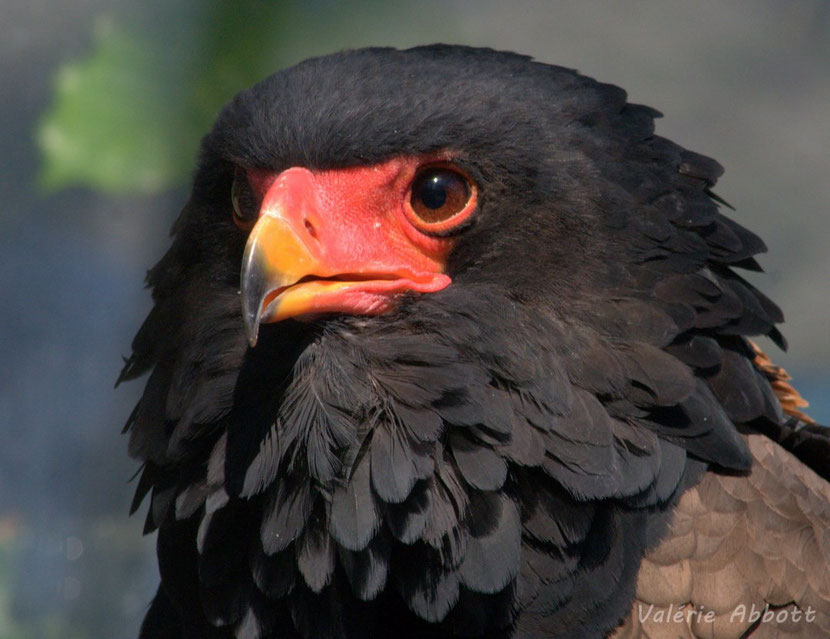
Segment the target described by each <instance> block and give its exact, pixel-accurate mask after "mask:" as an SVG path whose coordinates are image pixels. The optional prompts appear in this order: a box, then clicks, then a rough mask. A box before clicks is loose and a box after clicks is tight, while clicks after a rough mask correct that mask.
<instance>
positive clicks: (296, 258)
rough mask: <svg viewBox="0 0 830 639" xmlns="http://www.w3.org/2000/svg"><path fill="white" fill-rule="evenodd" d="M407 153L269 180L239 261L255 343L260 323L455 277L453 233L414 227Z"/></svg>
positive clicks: (388, 300) (370, 304)
mask: <svg viewBox="0 0 830 639" xmlns="http://www.w3.org/2000/svg"><path fill="white" fill-rule="evenodd" d="M410 173H414V168H411V167H410V163H409V162H407V161H405V160H393V161H390V162H387V163H384V164H381V165H376V166H373V167H358V168H352V169H340V170H332V171H324V172H319V173H312V172H311V171H309V170H307V169H305V168H296V167H295V168H291V169H288V170H286V171H283V172H282V173H280V174H279V175H278V176H277V177H276V179H275V180H273V183H272V184H271V185H270V187H268V190H267V192H266V193H265V195H264V197H263V201H262V207H261V209H260V213H259V219H258V221H257V222H256V224H255V226H254V227H253V229H252V230H251V233H250V236H249V238H248V243H247V245H246V247H245V254H244V257H243V261H242V273H241V292H242V310H243V316H244V320H245V327H246V330H247V334H248V340H249V342H250V343H251V346H254V345H255V344H256V341H257V336H258V333H259V326H260V324H262V323H269V322H279V321H281V320H284V319H287V318H290V317H303V316H306V317H308V316H314V315H319V314H323V313H349V314H357V315H378V314H381V313H385V312H387V311H389V310H391V309H392V308H394V306H395V303H396V300H397V299H398V298H399V297H400V296H401V294H403V293H406V292H418V293H429V292H435V291H439V290H441V289H443V288H445V287H446V286H448V285H449V284H450V281H451V280H450V278H449V277H448V276H447V275H445V274H444V273H443V272H442V271H443V268H444V261H445V258H446V256H447V254H448V252H449V250H450V248H451V240H448V239H445V238H434V237H429V236H426V235H422V234H420V233H417V232H416V231H414V230H413V229H412V228H410V227H409V226H408V225H407V223H406V219H405V216H403V214H402V202H403V200H404V197H405V196H406V188H407V185H408V183H409V179H410V177H411V176H410V175H409V174H410Z"/></svg>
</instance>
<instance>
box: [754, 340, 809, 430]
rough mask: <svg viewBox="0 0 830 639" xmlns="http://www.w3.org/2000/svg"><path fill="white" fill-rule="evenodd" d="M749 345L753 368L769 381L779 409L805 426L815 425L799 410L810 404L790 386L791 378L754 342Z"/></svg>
mask: <svg viewBox="0 0 830 639" xmlns="http://www.w3.org/2000/svg"><path fill="white" fill-rule="evenodd" d="M749 343H750V344H752V347H753V348H754V349H755V360H754V361H753V363H754V364H755V368H757V369H758V370H759V371H761V373H763V375H764V377H766V378H767V380H769V383H770V385H771V386H772V390H773V391H775V396H776V397H778V401H779V402H781V408H783V409H784V412H785V413H787V414H788V415H792V416H793V417H798V419H800V420H801V421H802V422H805V423H807V424H815V423H816V420H814V419H813V418H812V417H810V416H809V415H807V414H806V413H804V412H802V411H801V410H800V409H802V408H807V407H808V406H809V405H810V402H808V401H807V400H806V399H804V398H803V397H802V396H801V395H800V394H799V392H798V391H797V390H795V389H794V388H793V387H792V386H791V385H790V380H791V379H792V376H791V375H790V374H789V373H787V371H785V370H784V369H783V368H781V367H780V366H776V365H775V364H773V363H772V360H771V359H770V358H769V357H768V356H767V354H766V353H764V351H762V350H761V349H760V348H758V345H757V344H756V343H755V342H753V341H752V340H749Z"/></svg>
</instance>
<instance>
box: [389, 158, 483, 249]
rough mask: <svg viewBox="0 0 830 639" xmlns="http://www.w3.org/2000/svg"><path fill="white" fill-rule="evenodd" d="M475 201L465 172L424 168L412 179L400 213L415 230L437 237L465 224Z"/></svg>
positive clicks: (448, 166)
mask: <svg viewBox="0 0 830 639" xmlns="http://www.w3.org/2000/svg"><path fill="white" fill-rule="evenodd" d="M477 200H478V187H477V185H476V183H475V182H474V181H473V180H472V179H471V178H470V177H469V176H468V175H467V173H466V172H464V171H462V170H461V169H459V168H458V167H457V166H455V165H453V164H449V163H440V164H428V165H426V166H423V167H421V168H420V169H419V170H418V171H417V172H416V174H415V177H414V178H413V179H412V183H411V184H410V187H409V190H408V191H407V194H406V201H405V206H404V209H405V211H406V215H407V218H408V220H409V222H410V223H411V224H412V225H413V226H415V227H416V228H417V229H418V230H420V231H422V232H424V233H427V234H432V235H441V234H443V233H445V232H447V231H450V230H452V229H454V228H457V227H458V226H460V225H461V224H462V223H463V222H465V221H466V220H467V219H468V218H469V217H470V215H472V213H473V212H474V211H475V209H476V205H477Z"/></svg>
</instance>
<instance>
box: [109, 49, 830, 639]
mask: <svg viewBox="0 0 830 639" xmlns="http://www.w3.org/2000/svg"><path fill="white" fill-rule="evenodd" d="M658 115H659V114H658V112H657V111H655V110H653V109H651V108H648V107H645V106H641V105H635V104H629V103H627V102H626V94H625V92H624V91H623V90H622V89H619V88H618V87H615V86H612V85H609V84H601V83H599V82H596V81H594V80H592V79H590V78H586V77H584V76H581V75H579V74H578V73H576V72H574V71H572V70H569V69H564V68H560V67H555V66H550V65H546V64H540V63H537V62H534V61H532V60H531V59H530V58H527V57H524V56H520V55H516V54H512V53H502V52H497V51H492V50H487V49H471V48H464V47H456V46H441V45H436V46H428V47H419V48H416V49H410V50H407V51H397V50H394V49H366V50H358V51H349V52H345V53H339V54H335V55H331V56H327V57H322V58H317V59H312V60H308V61H306V62H303V63H301V64H299V65H297V66H295V67H293V68H291V69H288V70H286V71H282V72H279V73H277V74H275V75H273V76H271V77H269V78H267V79H266V80H264V81H262V82H261V83H259V84H257V85H256V86H254V87H253V88H251V89H249V90H247V91H243V92H242V93H240V94H239V95H238V96H237V97H236V98H234V99H233V100H232V101H231V102H230V103H229V104H228V105H227V106H226V107H225V108H224V109H223V110H222V112H221V114H220V115H219V117H218V120H217V122H216V124H215V126H214V128H213V130H212V131H211V132H210V133H209V134H208V135H207V136H206V137H205V139H204V141H203V144H202V150H201V155H200V160H199V165H198V169H197V171H196V174H195V178H194V181H193V189H192V193H191V195H190V199H189V201H188V202H187V204H186V206H185V207H184V210H183V212H182V214H181V216H180V217H179V219H178V221H177V222H176V224H175V226H174V229H173V232H174V239H173V244H172V247H171V248H170V249H169V251H168V252H167V254H166V255H165V256H164V257H163V259H162V260H161V261H160V262H159V264H158V265H157V266H156V267H155V268H154V269H152V271H150V273H149V275H148V285H149V286H150V287H151V288H152V292H153V300H154V303H155V305H154V307H153V309H152V311H151V312H150V314H149V317H148V318H147V319H146V321H145V322H144V325H143V326H142V327H141V329H140V331H139V332H138V335H137V336H136V338H135V341H134V342H133V353H132V356H131V357H130V358H129V359H128V361H127V363H126V366H125V368H124V371H123V373H122V375H121V379H130V378H133V377H136V376H138V375H141V374H143V373H145V372H148V371H149V373H150V375H149V378H148V380H147V383H146V387H145V390H144V394H143V396H142V398H141V400H140V401H139V403H138V405H137V407H136V408H135V410H134V411H133V413H132V415H131V416H130V418H129V421H128V423H127V426H126V430H127V431H129V435H130V453H131V454H132V455H133V456H134V457H135V458H136V459H138V460H140V461H141V463H142V464H143V469H142V472H141V476H140V481H139V483H138V489H137V494H136V497H135V502H134V505H133V509H135V508H137V507H138V506H139V504H140V503H141V502H142V501H143V500H144V498H145V497H146V496H147V495H148V494H149V495H150V507H149V513H148V516H147V523H146V530H147V531H153V530H158V558H159V567H160V572H161V585H160V587H159V590H158V594H157V595H156V597H155V599H154V601H153V603H152V605H151V606H150V608H149V611H148V613H147V616H146V619H145V621H144V625H143V628H142V631H141V637H142V638H148V639H149V638H170V639H174V638H175V639H183V638H196V637H198V638H230V637H235V638H237V639H255V638H256V639H269V638H277V637H280V638H287V639H291V638H300V637H302V638H304V639H340V638H345V637H371V638H383V637H395V638H396V639H404V638H406V637H418V638H429V637H433V638H439V637H450V636H453V637H455V636H457V637H488V638H493V639H495V638H507V637H513V638H519V637H575V638H580V639H585V638H591V637H606V636H616V637H634V636H648V637H669V636H670V637H691V636H700V637H703V636H705V637H719V638H720V637H739V636H744V633H747V632H749V633H750V634H751V636H752V637H756V636H757V637H761V636H763V637H770V636H790V634H787V633H791V634H792V635H793V636H799V637H826V636H830V576H829V575H828V558H830V532H829V531H828V522H830V506H828V504H829V503H830V484H828V482H827V478H828V474H830V473H828V457H827V453H828V450H830V448H829V447H828V437H827V435H826V432H827V431H825V430H823V429H822V428H821V427H818V426H815V425H810V424H809V423H808V422H809V418H807V417H806V416H804V415H803V414H802V413H800V412H799V407H800V405H801V400H800V397H799V396H798V394H797V393H795V391H793V390H792V388H791V387H790V386H789V385H788V383H787V378H786V376H785V375H784V374H783V373H782V372H781V371H780V369H776V368H775V367H774V366H773V365H772V364H771V362H769V360H768V359H765V357H764V356H763V355H762V354H760V353H759V352H758V351H756V350H755V347H754V345H753V343H752V342H751V341H750V338H752V337H754V336H759V335H766V336H768V337H769V338H771V340H772V341H773V342H775V343H776V344H778V345H779V346H783V345H784V338H783V336H782V335H781V333H780V332H779V330H778V329H777V328H776V324H778V323H780V322H781V321H782V319H783V317H782V314H781V311H780V310H779V309H778V307H777V306H776V305H775V304H774V303H773V302H771V301H770V300H769V299H768V298H767V297H765V296H764V294H763V293H761V292H759V291H758V290H757V289H756V288H755V287H754V286H752V285H751V284H749V283H748V282H747V281H746V280H745V279H744V278H743V277H742V276H741V275H740V274H739V271H740V270H759V266H758V263H757V262H756V260H755V256H756V255H757V254H758V253H761V252H763V251H764V250H765V247H764V244H763V242H762V241H761V240H760V239H759V238H758V237H757V236H756V235H754V234H753V233H752V232H750V231H748V230H746V229H745V228H743V227H742V226H740V225H739V224H737V223H736V222H734V221H733V220H731V219H730V218H729V217H727V216H726V215H724V214H723V212H722V207H721V205H723V204H725V203H724V202H723V201H721V200H720V199H719V198H718V197H717V196H716V195H714V194H713V193H712V191H711V190H710V189H711V188H712V187H713V185H714V184H715V181H716V180H717V178H718V177H719V176H720V174H721V171H722V169H721V167H720V166H719V165H718V163H717V162H715V161H714V160H712V159H710V158H707V157H704V156H702V155H698V154H697V153H693V152H691V151H687V150H685V149H683V148H681V147H680V146H678V145H676V144H674V143H672V142H670V141H669V140H666V139H664V138H661V137H659V136H657V135H655V134H654V119H655V117H657V116H658ZM766 605H769V606H770V608H769V609H768V611H772V612H774V613H780V612H781V611H782V610H783V611H784V612H785V615H784V616H783V617H782V615H780V614H777V615H776V617H775V619H772V620H770V619H767V618H766V617H764V618H763V619H759V618H754V617H753V611H761V612H764V611H766V609H765V608H764V606H766ZM741 606H743V607H744V608H745V609H744V613H743V615H741V614H740V610H741ZM678 611H680V612H681V613H682V614H680V615H679V616H678ZM736 611H738V612H737V613H736ZM708 613H711V614H708ZM796 613H800V614H801V616H800V617H798V618H796ZM758 616H759V617H760V612H759V614H758ZM784 617H786V619H784ZM782 619H783V621H782Z"/></svg>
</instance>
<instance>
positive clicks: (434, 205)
mask: <svg viewBox="0 0 830 639" xmlns="http://www.w3.org/2000/svg"><path fill="white" fill-rule="evenodd" d="M454 179H455V180H457V179H458V178H456V177H455V176H454V175H449V176H448V175H447V174H446V172H441V173H437V172H436V173H429V174H427V175H425V176H424V177H423V178H422V182H421V188H420V190H419V192H418V196H419V198H420V200H421V202H422V203H423V204H424V206H426V207H427V208H429V209H433V210H435V209H440V208H441V207H442V206H444V204H445V203H446V201H447V188H449V186H450V184H449V182H451V181H452V180H454Z"/></svg>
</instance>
